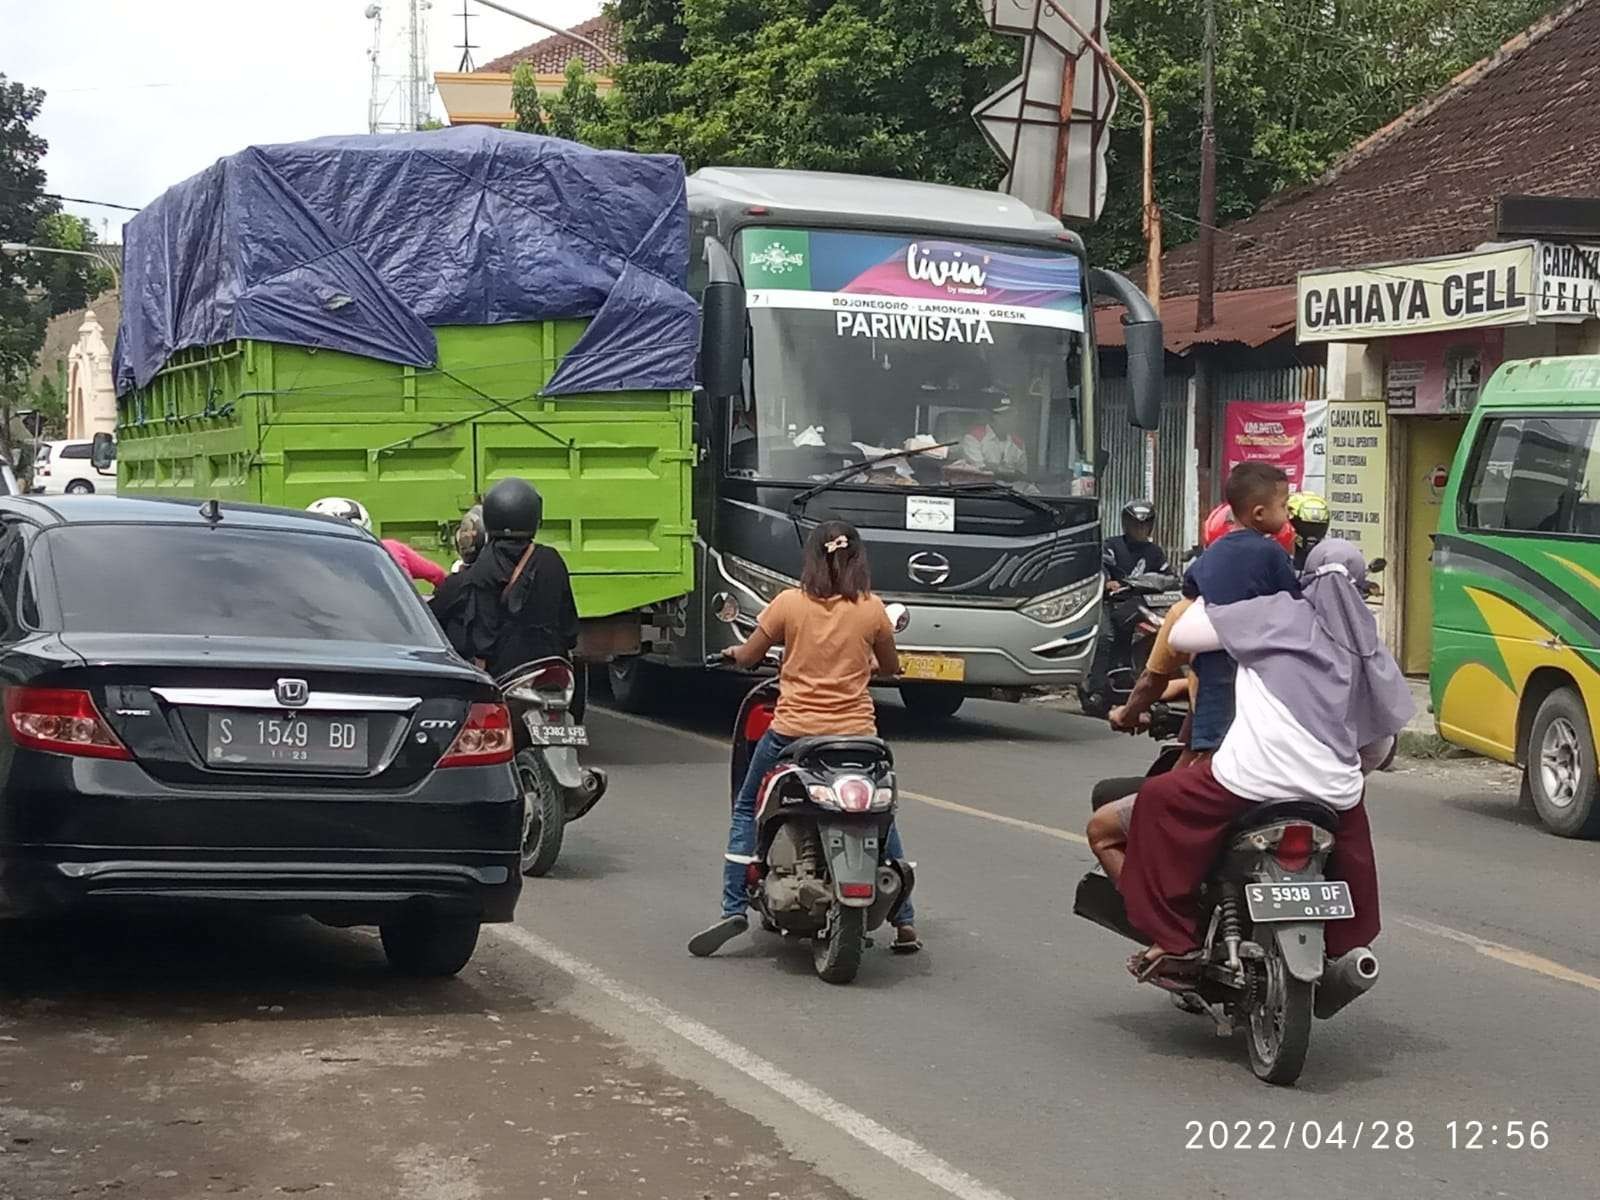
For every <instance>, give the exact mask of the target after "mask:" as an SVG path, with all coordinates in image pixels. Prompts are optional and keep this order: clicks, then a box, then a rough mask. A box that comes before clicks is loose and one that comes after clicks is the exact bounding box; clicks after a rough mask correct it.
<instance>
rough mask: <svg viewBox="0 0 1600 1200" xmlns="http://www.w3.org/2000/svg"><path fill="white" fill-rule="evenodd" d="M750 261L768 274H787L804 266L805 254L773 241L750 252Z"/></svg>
mask: <svg viewBox="0 0 1600 1200" xmlns="http://www.w3.org/2000/svg"><path fill="white" fill-rule="evenodd" d="M750 261H751V262H752V263H753V264H754V265H756V266H758V267H760V268H761V269H762V270H763V271H765V272H767V274H769V275H787V274H788V273H789V272H790V271H797V270H799V269H800V268H801V267H803V266H805V265H806V256H805V255H804V254H800V253H798V252H796V251H794V250H786V249H784V248H783V247H782V246H780V245H778V243H776V242H774V243H773V244H772V245H770V246H768V247H767V248H766V249H765V250H762V251H761V252H760V253H758V254H752V255H751V256H750Z"/></svg>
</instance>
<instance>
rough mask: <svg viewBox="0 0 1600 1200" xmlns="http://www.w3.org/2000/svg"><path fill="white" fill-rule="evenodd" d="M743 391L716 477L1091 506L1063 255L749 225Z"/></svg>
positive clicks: (1077, 273) (1085, 396)
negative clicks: (859, 467) (961, 491)
mask: <svg viewBox="0 0 1600 1200" xmlns="http://www.w3.org/2000/svg"><path fill="white" fill-rule="evenodd" d="M740 252H741V256H742V261H743V265H744V270H745V287H746V291H747V295H748V301H749V309H750V328H751V337H752V344H751V352H750V365H749V376H748V379H747V391H746V395H745V397H744V398H743V401H742V402H736V403H735V405H734V406H733V409H732V412H731V416H730V422H731V428H730V431H729V453H728V470H729V472H730V473H731V474H733V475H735V476H738V477H741V478H747V479H760V480H772V481H780V482H787V483H804V482H810V481H813V480H816V479H819V478H822V477H824V476H826V475H827V474H829V473H831V472H833V471H837V470H839V469H840V468H841V467H845V466H849V465H851V464H853V463H859V462H862V461H864V460H866V459H868V458H873V457H878V456H882V455H885V454H889V453H892V452H893V451H897V450H903V449H919V450H921V451H923V452H922V453H919V454H916V455H913V456H911V457H909V458H904V459H895V460H891V461H886V462H885V463H883V464H882V465H881V466H880V467H878V468H876V469H874V470H873V471H871V472H870V473H867V474H864V475H863V476H862V477H861V478H860V479H859V480H857V481H855V482H856V483H858V484H866V485H878V486H886V487H910V488H937V487H942V486H952V487H958V486H962V485H970V484H974V483H994V482H998V483H1002V484H1005V485H1008V486H1011V487H1014V488H1016V489H1017V490H1018V491H1021V492H1024V493H1027V494H1036V495H1045V496H1086V495H1092V494H1093V487H1094V482H1093V466H1092V464H1091V463H1090V462H1089V461H1088V459H1089V458H1091V457H1092V455H1091V454H1089V453H1086V447H1088V446H1091V445H1093V441H1092V436H1093V431H1092V429H1090V428H1089V427H1088V426H1089V420H1090V418H1089V416H1088V414H1089V412H1090V411H1091V409H1092V404H1091V403H1090V389H1091V385H1092V356H1091V355H1090V354H1089V353H1088V352H1087V350H1088V347H1087V340H1086V334H1085V332H1084V324H1085V306H1084V288H1083V263H1082V260H1081V259H1080V258H1078V257H1077V256H1076V255H1075V254H1072V253H1069V252H1065V251H1055V250H1048V249H1040V248H1033V247H1018V246H1011V245H1000V244H996V243H974V242H954V241H947V240H939V239H930V238H916V237H911V236H908V235H905V234H877V233H855V232H838V231H831V230H829V231H820V230H811V231H804V230H788V229H767V228H762V229H747V230H745V231H744V233H743V234H742V235H741V245H740Z"/></svg>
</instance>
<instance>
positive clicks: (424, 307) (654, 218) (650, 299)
mask: <svg viewBox="0 0 1600 1200" xmlns="http://www.w3.org/2000/svg"><path fill="white" fill-rule="evenodd" d="M123 241H124V247H123V279H122V295H123V305H122V325H121V328H120V329H119V330H118V334H117V348H116V355H115V370H116V383H117V391H118V393H119V394H120V393H124V392H127V391H129V390H131V389H133V388H136V387H143V386H144V385H146V384H147V383H149V382H150V380H151V378H152V377H153V376H154V375H155V374H156V372H157V371H159V370H160V369H161V367H162V366H163V365H164V364H165V363H166V362H167V360H168V358H170V357H171V355H172V354H173V352H174V351H177V350H181V349H183V348H184V347H187V346H205V345H213V344H216V343H219V342H224V341H227V340H229V339H231V338H256V339H260V340H262V341H269V342H287V343H290V344H293V345H297V346H317V347H324V348H327V349H331V350H344V351H348V352H349V353H352V354H362V355H366V356H368V357H370V358H377V359H383V360H386V361H389V362H397V363H406V364H410V365H412V366H418V367H426V366H432V365H434V363H435V355H436V345H435V341H434V336H433V329H432V327H433V326H437V325H494V324H500V323H502V322H507V321H530V320H540V319H549V318H557V317H593V318H594V320H593V321H592V322H591V323H590V325H589V328H588V330H587V331H586V332H585V333H584V334H583V336H582V338H581V339H580V341H579V342H578V344H577V345H576V346H574V347H573V349H572V350H571V352H569V353H568V354H567V355H566V357H565V358H564V359H563V360H562V363H561V365H560V367H559V368H558V369H557V371H556V373H555V377H554V378H553V379H551V381H550V383H549V385H548V386H547V387H546V388H545V394H547V395H572V394H574V393H578V392H594V391H612V390H630V389H654V388H684V387H688V386H690V385H691V384H692V382H693V379H694V373H695V354H696V351H697V348H698V345H697V344H698V317H697V308H696V305H695V302H694V300H693V298H692V297H690V296H689V294H688V293H687V292H686V291H684V282H685V275H686V273H687V270H688V261H689V217H688V210H687V207H686V203H685V186H684V174H683V163H682V162H681V161H680V160H679V159H677V158H675V157H672V156H670V155H644V154H627V153H621V152H617V151H602V150H593V149H590V148H589V147H587V146H583V145H579V144H578V143H576V142H569V141H563V140H561V139H559V138H543V137H534V136H531V135H529V134H523V133H511V132H507V131H505V130H499V129H485V128H478V127H466V128H458V129H444V130H436V131H432V132H425V133H403V134H390V135H378V136H370V137H365V136H364V137H328V138H318V139H316V140H314V141H309V142H297V143H294V144H289V145H279V146H252V147H251V148H249V149H248V150H244V151H241V152H240V153H238V154H235V155H232V156H230V157H228V158H224V159H221V160H220V161H218V162H217V163H215V164H213V165H212V166H211V167H210V168H209V169H208V170H206V171H203V172H201V173H200V174H199V175H196V176H194V177H193V178H192V179H188V180H185V181H184V182H183V183H180V184H178V185H177V186H176V187H173V188H170V189H168V190H167V191H166V192H165V193H163V194H162V195H161V197H160V198H159V199H157V200H156V201H155V203H153V204H151V205H150V206H149V207H148V208H146V209H145V210H144V211H142V212H141V213H139V214H138V215H137V216H136V217H134V218H133V220H131V221H129V222H128V224H127V226H126V228H125V230H124V235H123Z"/></svg>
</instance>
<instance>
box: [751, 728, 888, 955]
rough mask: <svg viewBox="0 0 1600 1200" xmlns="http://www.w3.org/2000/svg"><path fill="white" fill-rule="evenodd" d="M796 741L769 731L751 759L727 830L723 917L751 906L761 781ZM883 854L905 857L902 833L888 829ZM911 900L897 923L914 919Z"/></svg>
mask: <svg viewBox="0 0 1600 1200" xmlns="http://www.w3.org/2000/svg"><path fill="white" fill-rule="evenodd" d="M792 741H794V739H793V738H787V737H784V736H783V734H781V733H778V732H776V731H775V730H771V729H769V730H767V732H766V733H765V734H763V735H762V738H761V740H760V741H759V742H757V743H756V748H755V752H754V753H753V754H751V756H750V770H749V771H748V772H746V773H745V777H744V786H743V787H742V788H740V789H739V796H738V798H737V799H736V800H735V801H734V802H733V826H732V828H730V829H729V830H728V856H727V859H726V860H725V861H724V862H723V864H722V915H723V916H725V917H734V916H743V915H744V910H745V906H746V904H747V903H748V897H749V888H748V887H747V886H746V884H745V868H746V867H747V866H748V865H749V864H750V862H751V860H752V858H753V857H754V855H755V852H756V800H757V799H758V798H759V796H760V792H761V781H762V780H763V779H765V778H766V777H767V772H768V771H770V770H772V767H773V764H774V763H776V762H777V761H778V755H779V754H781V753H783V748H784V747H785V746H787V745H788V744H789V743H790V742H792ZM884 851H885V853H886V854H887V855H888V857H890V858H904V857H905V856H906V851H905V847H904V846H902V845H901V844H900V830H899V829H898V828H896V827H895V826H894V825H893V824H891V825H890V826H889V836H888V838H887V839H886V844H885V846H884ZM914 915H915V914H914V913H913V911H912V905H911V900H910V899H909V898H907V900H906V902H905V903H904V904H903V905H901V906H900V912H899V913H898V915H896V917H895V921H896V923H897V924H900V925H910V924H911V922H912V918H913V917H914Z"/></svg>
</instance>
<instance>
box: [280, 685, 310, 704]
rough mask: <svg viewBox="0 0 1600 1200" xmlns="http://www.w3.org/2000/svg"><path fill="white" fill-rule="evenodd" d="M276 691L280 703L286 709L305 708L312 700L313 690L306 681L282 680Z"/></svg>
mask: <svg viewBox="0 0 1600 1200" xmlns="http://www.w3.org/2000/svg"><path fill="white" fill-rule="evenodd" d="M276 691H277V695H278V703H279V704H281V705H283V706H284V707H285V708H304V707H305V704H306V701H307V700H310V699H311V689H310V688H309V687H308V686H306V681H305V680H304V679H280V680H278V686H277V689H276Z"/></svg>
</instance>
